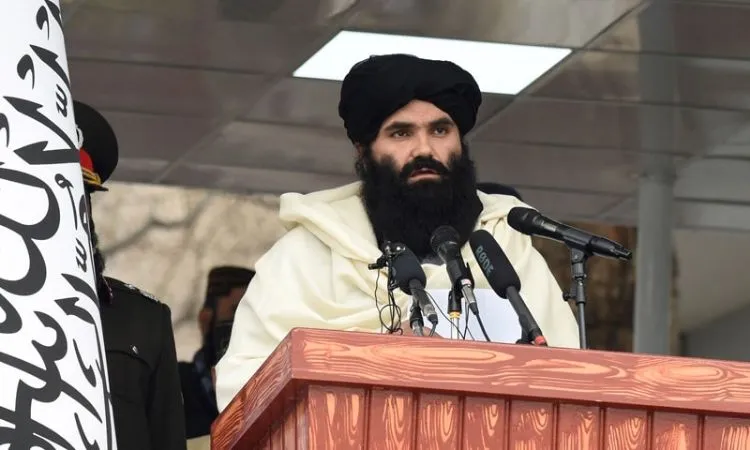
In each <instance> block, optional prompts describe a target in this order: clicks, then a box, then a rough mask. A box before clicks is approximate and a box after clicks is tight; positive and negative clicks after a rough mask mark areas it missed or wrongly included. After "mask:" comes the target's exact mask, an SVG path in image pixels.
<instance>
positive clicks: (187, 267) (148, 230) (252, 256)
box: [92, 183, 285, 360]
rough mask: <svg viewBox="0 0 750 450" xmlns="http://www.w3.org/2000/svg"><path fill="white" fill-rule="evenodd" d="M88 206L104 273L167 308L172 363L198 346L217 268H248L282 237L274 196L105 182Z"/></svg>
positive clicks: (188, 356)
mask: <svg viewBox="0 0 750 450" xmlns="http://www.w3.org/2000/svg"><path fill="white" fill-rule="evenodd" d="M109 189H110V191H109V192H106V193H102V194H97V195H95V196H94V198H93V199H92V203H93V209H94V220H95V221H96V230H97V233H98V234H99V239H100V242H101V244H100V245H101V249H102V251H103V252H104V253H105V256H106V258H107V269H106V273H107V274H108V275H110V276H113V277H115V278H119V279H121V280H123V281H125V282H127V283H130V284H133V285H135V286H137V287H139V288H141V289H143V290H145V291H147V292H150V293H151V294H153V295H155V296H156V297H157V298H159V299H160V300H161V301H162V302H164V303H166V304H167V305H169V307H170V308H171V309H172V322H173V324H174V330H175V342H176V345H177V357H178V359H180V360H190V359H191V358H192V356H193V353H194V352H195V350H196V349H197V348H198V347H199V346H200V332H199V330H198V322H197V320H198V319H197V317H198V310H199V309H200V307H201V305H202V304H203V299H204V294H205V291H206V277H207V275H208V271H209V270H210V269H211V267H213V266H216V265H224V264H231V265H239V266H245V267H249V268H252V267H254V265H255V262H256V261H257V259H258V258H259V257H260V256H261V255H263V253H265V252H266V251H267V250H268V249H269V248H270V247H271V246H272V245H273V244H274V242H276V240H278V238H279V237H281V235H283V233H284V231H285V230H284V229H283V227H282V225H281V222H280V221H279V219H278V205H279V204H278V197H277V196H260V195H256V196H247V195H236V194H227V193H224V192H220V191H208V190H203V189H196V190H193V189H185V188H180V187H165V186H151V185H141V184H129V183H128V184H126V183H110V185H109Z"/></svg>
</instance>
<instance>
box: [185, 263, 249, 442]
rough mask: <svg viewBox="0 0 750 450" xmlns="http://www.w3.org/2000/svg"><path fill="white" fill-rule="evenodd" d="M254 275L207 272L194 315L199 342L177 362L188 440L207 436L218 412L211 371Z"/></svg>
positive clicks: (242, 271) (222, 269) (236, 270)
mask: <svg viewBox="0 0 750 450" xmlns="http://www.w3.org/2000/svg"><path fill="white" fill-rule="evenodd" d="M254 275H255V271H253V270H250V269H246V268H244V267H234V266H221V267H214V268H213V269H211V271H210V272H209V273H208V287H207V288H206V297H205V300H204V303H203V308H201V311H200V313H199V314H198V325H199V327H200V330H201V338H202V342H203V343H202V346H201V348H200V349H199V350H198V351H197V352H196V353H195V356H194V357H193V360H192V361H191V362H180V363H179V372H180V383H181V385H182V398H183V400H184V404H185V426H186V432H187V438H188V439H192V438H196V437H200V436H205V435H208V434H209V433H210V432H211V423H213V421H214V419H216V416H218V415H219V411H218V409H217V408H216V394H215V393H214V382H213V375H212V372H213V368H214V366H215V365H216V363H217V362H218V361H219V359H221V357H222V355H223V354H224V352H225V351H226V348H227V345H229V335H230V333H231V331H232V323H233V322H234V312H235V310H236V309H237V304H238V303H239V302H240V299H242V296H243V295H244V294H245V289H247V285H248V284H249V283H250V280H252V278H253V276H254Z"/></svg>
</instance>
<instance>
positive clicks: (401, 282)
mask: <svg viewBox="0 0 750 450" xmlns="http://www.w3.org/2000/svg"><path fill="white" fill-rule="evenodd" d="M401 245H403V244H401ZM403 248H404V249H403V250H402V251H401V253H399V254H398V255H396V256H395V257H394V258H393V262H392V264H391V272H392V276H393V280H394V281H395V282H396V284H398V287H399V288H401V290H402V291H404V292H406V293H407V294H409V295H411V288H410V287H409V282H410V281H412V280H417V281H419V282H420V283H421V284H422V286H424V285H425V284H426V283H427V277H426V276H425V274H424V269H422V265H421V264H419V260H418V259H417V256H416V255H415V254H414V252H412V251H411V250H410V249H409V247H407V246H405V245H403Z"/></svg>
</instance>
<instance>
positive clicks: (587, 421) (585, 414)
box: [556, 404, 602, 450]
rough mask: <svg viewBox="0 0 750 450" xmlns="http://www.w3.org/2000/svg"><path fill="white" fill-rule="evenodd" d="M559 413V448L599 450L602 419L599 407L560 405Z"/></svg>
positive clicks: (562, 449)
mask: <svg viewBox="0 0 750 450" xmlns="http://www.w3.org/2000/svg"><path fill="white" fill-rule="evenodd" d="M557 415H558V419H557V420H558V424H557V440H556V442H557V448H558V449H560V450H597V449H599V448H600V447H599V441H600V440H601V436H602V433H601V427H602V421H601V419H600V416H601V411H600V409H599V408H598V407H596V406H583V405H571V404H568V405H560V407H559V409H558V414H557Z"/></svg>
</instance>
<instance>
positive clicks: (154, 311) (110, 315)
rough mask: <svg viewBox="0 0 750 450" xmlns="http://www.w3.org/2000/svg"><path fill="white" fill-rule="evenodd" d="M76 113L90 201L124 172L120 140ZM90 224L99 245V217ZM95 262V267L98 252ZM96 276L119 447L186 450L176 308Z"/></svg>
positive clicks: (91, 117)
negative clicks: (174, 323)
mask: <svg viewBox="0 0 750 450" xmlns="http://www.w3.org/2000/svg"><path fill="white" fill-rule="evenodd" d="M73 108H74V115H75V120H76V126H77V128H78V130H77V131H78V138H79V142H80V141H82V146H81V148H80V149H79V156H80V161H81V173H82V176H83V182H84V186H85V188H86V194H87V198H88V197H89V195H90V194H91V193H93V192H97V191H106V190H107V188H106V187H104V185H103V183H104V182H105V181H106V180H107V179H109V177H110V175H112V173H113V172H114V170H115V168H116V167H117V161H118V147H117V138H116V136H115V133H114V130H112V127H111V126H110V125H109V123H108V122H107V120H106V119H105V118H104V116H102V115H101V114H100V113H99V112H98V111H96V110H95V109H94V108H92V107H91V106H88V105H86V104H84V103H81V102H78V101H74V102H73ZM89 227H90V229H91V233H92V240H94V238H95V236H96V233H95V232H94V220H93V217H92V218H91V221H90V222H89ZM93 259H94V265H95V266H96V265H97V261H96V255H94V257H93ZM100 267H101V269H98V270H103V268H104V264H103V261H102V263H101V266H100ZM96 278H97V286H96V288H97V294H98V296H99V304H100V314H101V319H102V334H103V336H104V347H105V350H106V355H107V356H106V357H107V371H108V373H109V388H110V393H111V397H112V410H113V413H114V422H115V435H116V438H117V448H118V450H178V449H179V450H185V449H186V448H187V441H186V439H185V418H184V413H183V405H182V395H181V393H180V378H179V375H178V372H177V355H176V351H175V344H174V336H173V332H172V321H171V317H170V316H171V314H170V311H169V307H168V306H167V305H165V304H163V303H160V302H159V301H157V300H156V299H155V298H153V297H152V296H151V295H149V294H146V293H145V292H142V291H140V290H139V289H138V288H136V287H134V286H132V285H129V284H127V283H123V282H122V281H120V280H116V279H114V278H109V277H104V276H102V275H101V274H99V273H98V272H97V274H96Z"/></svg>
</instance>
